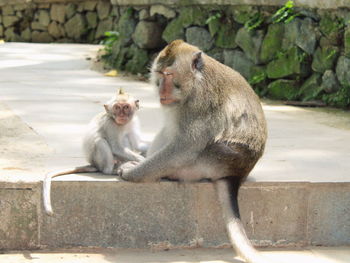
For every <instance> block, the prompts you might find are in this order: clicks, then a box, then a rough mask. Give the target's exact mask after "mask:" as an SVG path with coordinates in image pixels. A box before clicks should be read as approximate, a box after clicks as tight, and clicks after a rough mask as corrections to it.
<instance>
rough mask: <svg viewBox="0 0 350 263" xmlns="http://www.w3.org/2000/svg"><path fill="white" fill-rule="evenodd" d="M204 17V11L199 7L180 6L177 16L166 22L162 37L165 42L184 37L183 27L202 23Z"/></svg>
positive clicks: (204, 19) (205, 15) (203, 22)
mask: <svg viewBox="0 0 350 263" xmlns="http://www.w3.org/2000/svg"><path fill="white" fill-rule="evenodd" d="M206 17H207V14H206V12H205V11H204V10H203V9H201V8H199V7H188V8H181V9H180V10H179V16H178V17H177V18H175V19H173V20H172V21H171V22H170V23H168V25H167V27H166V28H165V30H164V32H163V35H162V37H163V39H164V40H165V41H166V42H167V43H169V42H171V41H173V40H175V39H184V37H185V31H184V28H186V27H188V26H191V25H198V26H201V25H204V24H205V21H206Z"/></svg>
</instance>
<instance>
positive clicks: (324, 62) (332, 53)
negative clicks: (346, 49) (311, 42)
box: [311, 46, 339, 73]
mask: <svg viewBox="0 0 350 263" xmlns="http://www.w3.org/2000/svg"><path fill="white" fill-rule="evenodd" d="M338 56H339V49H338V48H337V47H332V46H328V47H322V48H321V47H319V48H317V49H316V52H315V54H314V57H313V60H312V64H311V67H312V69H313V71H316V72H320V73H323V72H325V71H326V70H327V69H332V68H334V65H335V62H336V61H337V58H338Z"/></svg>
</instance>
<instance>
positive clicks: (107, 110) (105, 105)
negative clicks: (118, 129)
mask: <svg viewBox="0 0 350 263" xmlns="http://www.w3.org/2000/svg"><path fill="white" fill-rule="evenodd" d="M103 107H104V108H105V110H106V112H107V113H108V112H109V109H108V105H107V104H103Z"/></svg>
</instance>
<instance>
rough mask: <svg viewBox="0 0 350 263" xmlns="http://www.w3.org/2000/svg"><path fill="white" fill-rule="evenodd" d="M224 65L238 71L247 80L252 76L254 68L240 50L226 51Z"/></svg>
mask: <svg viewBox="0 0 350 263" xmlns="http://www.w3.org/2000/svg"><path fill="white" fill-rule="evenodd" d="M224 64H225V65H227V66H229V67H231V68H233V69H235V70H237V71H238V72H239V73H241V74H242V75H243V77H245V78H246V79H249V78H250V77H251V75H252V68H253V67H254V63H253V62H252V61H251V60H249V59H248V58H247V56H246V55H245V54H244V53H243V52H242V51H239V50H225V51H224Z"/></svg>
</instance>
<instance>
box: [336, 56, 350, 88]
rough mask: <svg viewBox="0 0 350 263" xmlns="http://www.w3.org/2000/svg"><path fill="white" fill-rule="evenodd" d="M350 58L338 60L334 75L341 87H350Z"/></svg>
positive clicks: (342, 57)
mask: <svg viewBox="0 0 350 263" xmlns="http://www.w3.org/2000/svg"><path fill="white" fill-rule="evenodd" d="M349 69H350V58H347V57H345V56H340V57H339V59H338V63H337V67H336V73H337V77H338V80H339V82H340V84H342V85H343V86H349V85H350V70H349Z"/></svg>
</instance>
